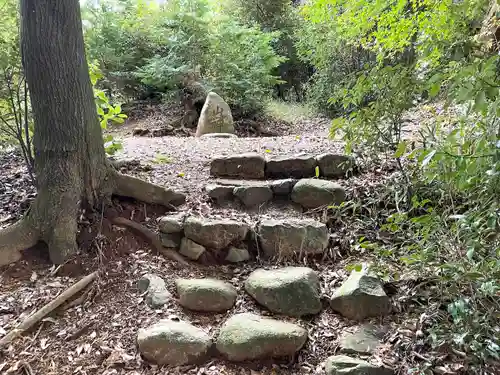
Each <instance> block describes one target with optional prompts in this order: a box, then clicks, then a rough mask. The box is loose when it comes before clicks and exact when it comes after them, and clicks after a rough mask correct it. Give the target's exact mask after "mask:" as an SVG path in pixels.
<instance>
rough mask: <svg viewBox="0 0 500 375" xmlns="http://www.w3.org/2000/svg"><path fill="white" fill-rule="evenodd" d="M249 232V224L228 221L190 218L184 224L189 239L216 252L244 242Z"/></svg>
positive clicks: (185, 233)
mask: <svg viewBox="0 0 500 375" xmlns="http://www.w3.org/2000/svg"><path fill="white" fill-rule="evenodd" d="M249 230H250V227H249V226H248V225H247V224H245V223H242V222H238V221H233V220H227V219H220V220H218V219H215V220H212V219H205V218H196V217H190V218H188V219H186V221H185V222H184V235H185V236H186V237H187V238H189V239H190V240H193V241H195V242H196V243H198V244H200V245H203V246H205V247H207V248H210V249H214V250H221V249H224V248H226V247H228V246H229V245H231V244H236V243H238V242H241V241H243V240H244V239H245V238H246V236H247V234H248V231H249Z"/></svg>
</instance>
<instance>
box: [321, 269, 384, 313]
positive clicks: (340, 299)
mask: <svg viewBox="0 0 500 375" xmlns="http://www.w3.org/2000/svg"><path fill="white" fill-rule="evenodd" d="M330 306H331V307H332V309H333V310H335V311H337V312H338V313H340V314H341V315H343V316H345V317H346V318H349V319H352V320H363V319H365V318H371V317H377V316H384V315H387V314H389V312H390V310H391V304H390V300H389V297H388V296H387V294H385V291H384V288H383V286H382V282H381V281H380V280H379V279H378V278H377V277H375V276H371V275H369V271H368V267H363V269H362V270H361V271H356V270H353V271H352V272H351V275H350V276H349V277H348V278H347V280H346V281H344V283H343V284H342V285H341V286H340V288H338V289H337V290H335V292H334V293H333V296H332V298H331V299H330Z"/></svg>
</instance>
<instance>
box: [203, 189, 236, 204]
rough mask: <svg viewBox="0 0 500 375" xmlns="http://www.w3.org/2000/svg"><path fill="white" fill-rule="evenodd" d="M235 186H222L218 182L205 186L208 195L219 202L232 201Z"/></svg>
mask: <svg viewBox="0 0 500 375" xmlns="http://www.w3.org/2000/svg"><path fill="white" fill-rule="evenodd" d="M233 189H234V186H221V185H217V184H208V185H207V186H205V191H206V192H207V194H208V196H209V197H210V198H211V199H213V200H214V201H215V202H216V203H217V204H223V203H227V202H231V201H232V200H233Z"/></svg>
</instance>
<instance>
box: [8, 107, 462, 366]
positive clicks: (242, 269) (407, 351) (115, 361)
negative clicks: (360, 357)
mask: <svg viewBox="0 0 500 375" xmlns="http://www.w3.org/2000/svg"><path fill="white" fill-rule="evenodd" d="M137 121H139V122H131V123H130V124H125V125H124V126H123V127H120V128H117V129H115V130H113V133H114V135H115V137H116V138H117V139H120V140H121V142H122V143H123V150H122V151H120V152H119V153H118V154H117V155H116V159H118V160H125V159H138V160H140V165H139V166H132V167H126V168H124V170H123V171H124V172H125V173H130V174H133V175H136V176H139V177H141V178H144V179H146V180H148V181H151V182H155V183H157V184H160V185H165V186H168V187H172V188H174V189H175V190H178V191H182V192H185V193H186V194H187V202H186V204H185V205H183V206H181V207H180V208H179V209H180V210H183V211H189V212H191V213H195V214H197V215H200V216H205V217H228V218H237V219H238V220H241V221H244V222H249V223H253V222H256V221H258V220H262V219H263V218H265V217H297V218H299V217H311V218H316V219H318V220H322V221H325V220H326V212H325V211H318V210H316V211H312V212H302V211H297V210H296V209H294V208H291V207H284V206H280V205H270V206H269V207H267V208H265V209H262V210H256V211H248V210H241V209H238V208H217V207H214V206H212V205H211V204H210V203H209V200H208V197H207V196H206V193H205V192H204V191H203V187H204V186H205V185H206V184H207V182H209V181H211V177H210V176H209V162H210V160H211V159H212V158H213V157H214V156H217V155H229V154H236V153H244V152H259V153H263V154H269V155H270V156H283V155H295V154H298V153H305V154H308V155H310V154H313V155H318V154H321V153H324V152H340V153H341V152H342V149H343V145H342V144H341V143H340V142H334V141H331V140H329V139H328V137H327V135H328V127H329V121H328V120H326V119H322V118H299V119H298V120H297V121H293V122H291V123H286V124H285V125H284V126H283V129H285V131H283V135H280V136H276V137H239V138H206V139H197V138H194V137H154V138H153V137H134V136H132V135H131V133H132V130H133V128H134V127H136V126H138V124H140V125H141V126H150V124H149V125H148V121H152V122H158V119H157V118H151V116H149V117H148V116H147V117H145V118H143V119H140V120H137ZM151 126H156V125H155V124H153V125H151ZM0 158H1V159H0V164H1V165H2V169H1V174H2V175H1V176H0V177H1V180H0V193H1V196H0V203H1V208H0V227H5V226H8V225H10V224H12V223H13V222H14V221H15V220H16V219H17V218H19V216H20V215H21V214H22V212H23V211H24V210H26V209H27V207H28V206H29V202H30V201H31V200H32V199H33V197H34V196H35V191H34V189H33V188H32V187H30V186H29V180H28V179H27V177H26V173H25V169H24V166H23V163H22V160H21V159H20V158H19V157H18V156H17V155H16V153H14V152H11V153H3V154H2V155H0ZM393 173H394V168H393V167H391V166H390V164H388V165H387V166H385V167H379V166H374V167H370V168H366V169H364V170H363V171H362V173H361V174H360V175H357V176H354V177H352V178H350V179H348V180H341V181H340V183H341V184H342V185H343V187H344V188H345V189H346V190H347V192H348V196H355V195H360V194H362V192H366V191H367V189H369V188H370V186H375V185H380V184H384V181H387V180H389V179H390V178H391V176H392V175H393ZM117 205H120V207H121V209H122V210H123V212H124V213H125V214H126V215H127V216H129V217H130V218H132V219H133V220H135V221H138V222H141V223H143V224H145V225H146V226H148V227H150V228H152V229H156V220H155V219H156V217H157V216H158V215H160V214H162V213H163V212H165V210H163V209H161V208H158V207H152V206H145V205H137V204H135V203H134V202H127V201H120V202H117ZM344 224H345V225H343V226H341V227H339V228H338V230H337V231H336V232H335V233H334V234H333V236H334V237H335V243H336V245H335V246H334V247H332V248H330V249H329V250H328V252H327V253H326V254H325V256H323V257H322V258H312V259H308V260H307V261H302V260H301V261H300V262H298V263H299V264H301V265H303V264H307V265H308V266H310V267H311V268H313V269H315V270H317V271H318V273H319V276H320V282H321V292H322V296H324V298H323V303H324V306H325V308H324V309H323V310H322V312H321V313H320V314H318V315H315V316H314V317H310V318H307V319H305V318H301V319H294V318H286V317H280V319H282V320H287V321H292V322H297V323H298V324H299V325H301V326H303V327H304V328H306V329H307V330H308V332H309V336H308V341H307V343H306V345H305V347H304V348H303V349H302V350H301V351H300V352H299V353H298V356H297V357H296V358H293V359H289V360H287V361H282V362H276V361H274V362H272V363H271V362H262V361H259V362H258V363H244V364H230V363H229V362H227V361H225V360H223V359H221V358H214V359H211V360H209V361H208V362H206V363H204V364H202V365H199V366H194V365H191V366H183V367H178V368H168V369H166V368H159V367H157V366H154V365H151V364H148V363H147V362H146V361H144V360H143V359H142V358H141V356H140V354H139V353H138V351H137V348H136V335H137V331H138V329H139V328H143V327H146V326H149V325H150V324H152V323H154V322H156V321H158V320H159V319H161V318H173V317H177V318H179V319H181V320H187V321H189V322H191V323H192V324H194V325H196V326H200V327H202V328H203V329H204V330H205V331H206V332H207V333H209V334H211V335H216V334H217V331H218V328H219V327H220V325H221V323H222V322H223V321H224V320H226V319H227V318H228V317H230V316H232V315H233V314H235V313H239V312H244V311H252V312H257V313H259V314H261V315H269V312H267V311H266V310H265V309H263V308H261V307H259V306H258V305H257V304H256V303H255V302H254V301H253V300H252V299H251V298H250V297H249V296H248V295H246V294H245V293H244V292H243V283H244V280H245V278H246V277H247V276H248V275H249V273H250V272H251V271H253V270H254V269H256V268H260V267H273V266H276V265H277V264H276V263H272V264H270V263H266V262H264V261H261V260H258V261H253V262H249V263H245V264H239V265H213V266H209V267H207V268H204V269H187V268H181V267H179V265H177V264H175V263H172V262H171V261H169V260H167V259H165V258H164V257H163V256H161V255H157V254H154V253H153V252H152V251H151V249H150V248H149V246H148V244H147V243H146V242H144V241H143V240H142V239H141V238H136V237H135V236H133V235H132V234H131V233H129V232H127V231H125V230H123V229H119V228H117V227H114V226H113V225H111V224H110V223H107V222H106V221H105V220H101V222H100V223H99V226H98V227H97V232H98V233H97V234H98V235H97V237H96V239H95V240H94V239H92V240H89V241H88V243H86V242H85V236H83V238H84V239H83V240H82V243H81V245H82V253H81V254H80V255H79V257H78V258H74V259H72V260H70V261H69V262H68V263H67V264H65V265H63V266H58V267H56V266H53V265H51V264H50V263H49V262H48V260H47V259H46V258H45V257H43V256H40V253H39V252H38V251H37V250H33V249H32V250H31V251H27V252H26V254H25V257H24V259H23V260H21V261H19V262H17V263H15V264H13V265H11V266H9V267H4V268H3V269H0V336H3V335H4V334H5V333H6V332H8V331H10V330H11V329H12V328H14V327H15V326H16V325H17V324H18V323H19V322H20V321H22V320H23V319H24V318H26V317H27V316H28V315H29V314H30V313H32V312H33V311H35V310H36V309H38V308H40V307H41V306H43V305H44V304H46V303H48V302H49V301H51V300H52V299H54V298H55V296H57V295H58V294H59V293H61V292H62V291H63V290H65V289H66V288H68V287H69V286H70V285H72V284H73V283H75V282H76V281H77V280H79V279H80V278H81V277H82V276H84V275H86V274H89V273H91V272H93V271H96V270H99V271H100V272H99V279H98V280H97V282H95V283H94V284H93V285H92V287H91V288H89V289H87V290H86V291H85V292H84V294H83V298H78V299H77V300H75V301H76V302H74V301H73V302H71V301H70V302H69V303H67V304H65V305H64V306H63V307H62V308H59V309H58V310H56V311H55V313H53V314H52V315H50V316H49V317H47V318H45V319H43V320H42V322H41V324H39V325H38V326H36V327H35V328H34V329H33V330H31V331H30V332H28V333H27V334H25V335H23V336H22V337H20V338H18V339H16V340H15V341H14V342H13V343H12V344H11V345H10V346H9V347H8V348H6V349H4V350H3V351H1V352H0V373H2V374H40V375H42V374H43V375H52V374H109V375H110V374H127V375H132V374H133V375H138V374H147V375H153V374H197V375H202V374H207V375H216V374H220V375H224V374H228V375H229V374H230V375H257V374H262V375H267V374H269V375H271V374H323V373H324V370H323V366H324V361H325V360H326V359H327V357H328V356H331V355H334V354H335V353H336V352H337V350H338V338H339V336H340V335H341V334H342V333H343V332H345V331H346V330H349V329H351V328H352V327H354V326H356V323H355V322H353V321H349V320H347V319H344V318H342V317H340V316H339V315H338V314H336V313H334V312H333V311H332V310H331V309H329V308H327V307H326V306H327V301H326V300H327V298H326V297H328V296H329V295H331V293H332V291H333V290H334V289H335V288H336V287H338V286H339V285H340V283H341V282H342V280H344V279H345V278H346V277H347V275H348V271H347V270H346V266H347V265H348V264H353V263H359V262H361V261H363V260H369V259H370V254H369V253H367V252H365V250H363V249H360V248H359V247H356V241H357V239H358V238H359V236H360V235H366V236H375V237H376V236H377V234H376V233H371V234H367V233H359V231H360V228H361V227H360V225H359V223H356V222H347V223H344ZM81 225H82V231H85V230H87V229H88V230H89V231H91V230H96V227H95V225H94V226H92V225H91V224H89V223H85V222H82V223H81ZM283 264H285V263H283V262H282V263H280V265H283ZM289 264H295V265H297V262H296V263H289ZM388 267H390V266H389V265H388ZM145 273H154V274H157V275H159V276H161V277H162V278H164V279H165V281H166V283H167V287H168V289H169V290H174V289H175V288H174V280H175V279H176V278H178V277H202V276H203V277H216V278H219V279H223V280H226V281H228V282H230V283H231V284H233V285H234V286H235V287H236V289H237V290H238V291H239V296H238V300H237V302H236V305H235V307H234V308H233V309H232V310H230V311H228V312H227V313H223V314H201V313H193V312H189V311H187V310H185V309H182V308H181V307H180V306H179V305H178V303H176V301H175V300H171V301H170V302H169V303H167V304H166V305H165V306H164V307H163V308H161V309H158V310H152V309H150V308H149V307H148V306H147V305H146V303H145V299H144V295H142V294H141V293H140V292H139V291H138V290H137V288H136V282H137V280H138V279H139V278H140V277H141V276H142V275H143V274H145ZM387 288H388V289H387V290H388V291H389V293H390V296H391V298H392V300H393V305H394V312H393V313H392V314H391V315H389V316H387V317H385V318H377V319H373V320H372V321H371V323H372V324H373V325H375V326H377V327H380V328H383V329H384V331H385V332H386V334H385V337H384V340H383V345H381V346H379V347H378V349H377V351H376V352H375V353H374V354H373V355H372V356H371V357H372V359H374V360H375V361H377V362H380V363H384V364H386V365H387V366H391V367H393V368H394V369H395V370H396V372H395V373H396V374H410V373H412V372H411V371H412V369H416V368H424V367H425V364H426V363H428V364H429V368H433V369H434V370H435V369H437V370H438V371H436V373H440V374H460V373H462V374H467V373H468V372H467V370H466V368H467V363H466V360H464V359H457V358H456V357H453V356H450V355H443V353H439V352H433V351H431V350H430V349H429V348H428V347H427V346H426V345H425V344H424V340H423V339H422V337H420V336H419V335H418V334H417V331H418V330H419V329H420V324H421V317H422V314H423V313H424V312H425V311H426V308H425V306H418V305H419V304H421V297H420V296H419V293H418V292H417V290H418V288H419V286H418V285H417V284H415V283H412V282H408V283H404V282H402V283H400V284H398V285H397V287H394V285H392V288H391V285H387ZM415 373H416V372H415Z"/></svg>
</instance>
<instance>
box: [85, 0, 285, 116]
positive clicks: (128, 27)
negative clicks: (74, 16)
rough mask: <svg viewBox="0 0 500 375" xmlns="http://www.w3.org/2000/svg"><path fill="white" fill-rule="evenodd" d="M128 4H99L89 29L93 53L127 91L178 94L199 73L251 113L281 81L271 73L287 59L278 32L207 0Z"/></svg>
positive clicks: (228, 98)
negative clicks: (278, 46) (275, 44)
mask: <svg viewBox="0 0 500 375" xmlns="http://www.w3.org/2000/svg"><path fill="white" fill-rule="evenodd" d="M126 4H127V5H126V6H125V7H122V8H120V9H113V10H111V9H110V8H109V7H105V6H102V7H101V8H98V9H95V10H94V11H93V15H94V16H93V18H91V19H90V20H89V22H90V23H91V24H92V28H89V29H88V30H87V32H86V39H87V44H88V47H89V53H90V56H91V57H92V58H93V59H96V60H97V61H99V64H100V66H101V67H102V69H103V72H104V74H105V76H106V78H107V79H108V80H110V81H113V80H114V82H117V83H118V88H119V89H121V90H122V91H124V92H126V93H130V92H127V90H126V89H125V88H130V89H132V91H135V92H136V94H137V93H139V94H140V93H141V91H142V92H144V88H145V87H149V88H151V89H153V90H155V91H159V92H162V93H166V94H168V95H170V96H175V95H177V94H178V89H179V88H180V87H181V86H182V83H183V78H184V77H185V76H186V75H187V74H190V73H192V72H196V73H199V75H200V76H201V78H200V79H201V81H202V82H203V83H204V84H205V85H206V86H207V87H208V88H209V89H213V90H215V91H217V92H218V93H219V94H220V95H222V96H223V97H224V98H225V99H226V100H227V101H228V102H229V104H231V105H233V106H236V107H238V108H241V109H243V110H245V111H251V110H255V109H257V108H260V107H261V106H262V105H263V101H265V100H266V98H268V97H269V96H270V91H271V88H272V86H273V85H274V84H275V83H276V82H278V80H277V77H274V76H273V75H272V71H273V69H275V68H276V67H277V66H278V65H279V63H280V62H281V61H282V60H281V59H280V58H279V57H278V56H277V55H276V54H275V53H274V51H273V50H272V48H271V46H270V43H271V41H272V40H273V38H275V37H276V35H275V34H272V33H263V32H261V31H259V30H258V29H256V28H253V27H248V26H243V25H241V24H239V23H238V22H237V21H234V20H231V19H229V18H228V17H225V16H223V15H221V14H219V13H216V12H215V10H214V9H213V8H211V7H210V3H209V2H208V1H206V0H175V1H169V2H168V3H167V4H165V5H158V4H157V3H154V2H153V3H151V4H149V5H148V4H145V3H144V2H139V1H132V0H129V1H127V2H126ZM117 77H124V78H123V81H122V82H120V81H119V80H118V81H117V80H116V78H117Z"/></svg>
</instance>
